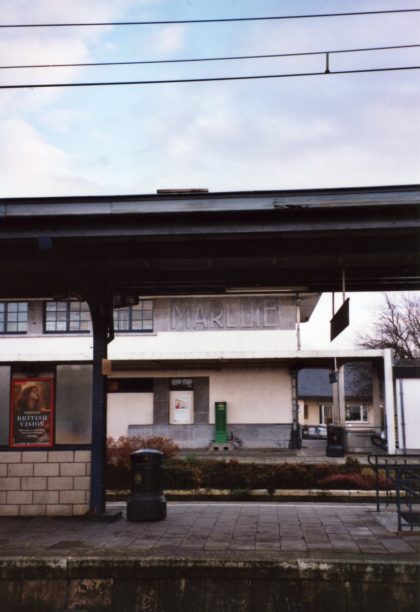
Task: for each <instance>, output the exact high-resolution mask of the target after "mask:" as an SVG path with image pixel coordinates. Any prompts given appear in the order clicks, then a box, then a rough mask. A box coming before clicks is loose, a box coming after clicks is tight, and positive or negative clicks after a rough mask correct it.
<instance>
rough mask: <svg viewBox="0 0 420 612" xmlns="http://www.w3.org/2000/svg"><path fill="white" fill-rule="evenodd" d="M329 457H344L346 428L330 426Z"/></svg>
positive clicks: (328, 437) (328, 435)
mask: <svg viewBox="0 0 420 612" xmlns="http://www.w3.org/2000/svg"><path fill="white" fill-rule="evenodd" d="M327 457H344V427H341V426H340V425H328V428H327Z"/></svg>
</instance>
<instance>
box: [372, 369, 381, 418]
mask: <svg viewBox="0 0 420 612" xmlns="http://www.w3.org/2000/svg"><path fill="white" fill-rule="evenodd" d="M380 405H381V397H380V385H379V376H378V371H377V369H376V368H375V367H374V366H373V367H372V426H373V427H375V428H378V429H380V428H381V427H382V418H381V408H380Z"/></svg>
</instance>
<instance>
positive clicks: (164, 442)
mask: <svg viewBox="0 0 420 612" xmlns="http://www.w3.org/2000/svg"><path fill="white" fill-rule="evenodd" d="M141 448H153V449H155V450H159V451H161V452H162V453H163V455H164V458H165V459H170V458H171V457H174V456H175V455H176V454H177V452H178V451H179V447H178V446H177V445H176V444H175V443H174V442H173V441H172V440H171V439H170V438H165V437H164V436H153V437H151V438H141V437H139V436H131V437H129V436H120V437H119V438H118V440H115V439H114V438H107V441H106V455H107V456H106V458H107V463H108V464H110V465H114V466H121V467H125V468H127V469H130V455H131V453H133V452H134V451H136V450H139V449H141Z"/></svg>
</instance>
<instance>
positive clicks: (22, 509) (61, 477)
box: [0, 450, 91, 516]
mask: <svg viewBox="0 0 420 612" xmlns="http://www.w3.org/2000/svg"><path fill="white" fill-rule="evenodd" d="M90 461H91V453H90V451H84V450H83V451H81V450H76V451H70V450H69V451H49V450H48V451H47V450H46V451H26V450H25V451H19V452H0V516H45V515H47V516H77V515H82V514H85V513H86V512H87V511H88V510H89V498H90Z"/></svg>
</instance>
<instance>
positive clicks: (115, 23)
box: [0, 8, 420, 28]
mask: <svg viewBox="0 0 420 612" xmlns="http://www.w3.org/2000/svg"><path fill="white" fill-rule="evenodd" d="M418 12H420V8H411V9H389V10H378V11H350V12H344V13H314V14H303V15H274V16H273V15H272V16H269V17H222V18H210V19H174V20H168V19H167V20H159V21H91V22H75V23H6V24H0V28H79V27H101V26H147V25H153V26H156V25H179V24H200V23H234V22H243V21H281V20H289V19H320V18H328V17H355V16H362V15H391V14H396V13H418Z"/></svg>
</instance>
